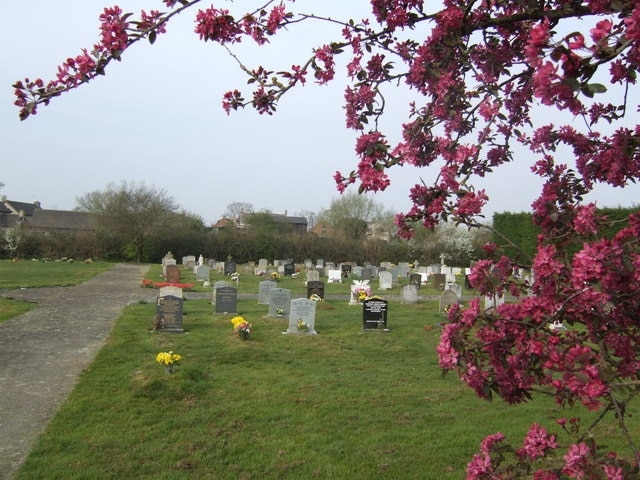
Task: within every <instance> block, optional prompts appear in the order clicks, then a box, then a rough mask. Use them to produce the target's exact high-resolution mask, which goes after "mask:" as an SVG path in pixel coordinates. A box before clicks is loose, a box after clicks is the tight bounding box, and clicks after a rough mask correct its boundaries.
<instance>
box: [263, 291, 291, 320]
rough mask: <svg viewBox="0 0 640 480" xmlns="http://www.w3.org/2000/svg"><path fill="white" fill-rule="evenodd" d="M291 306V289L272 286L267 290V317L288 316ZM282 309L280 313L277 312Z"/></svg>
mask: <svg viewBox="0 0 640 480" xmlns="http://www.w3.org/2000/svg"><path fill="white" fill-rule="evenodd" d="M290 307H291V290H288V289H286V288H272V289H271V290H270V292H269V313H268V316H269V317H288V316H289V308H290ZM278 311H282V314H280V313H278Z"/></svg>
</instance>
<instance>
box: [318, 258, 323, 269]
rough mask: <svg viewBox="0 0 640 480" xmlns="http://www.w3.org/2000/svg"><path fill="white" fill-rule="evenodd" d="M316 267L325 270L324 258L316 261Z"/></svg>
mask: <svg viewBox="0 0 640 480" xmlns="http://www.w3.org/2000/svg"><path fill="white" fill-rule="evenodd" d="M316 266H317V267H318V268H323V267H324V260H323V259H322V258H319V259H317V260H316Z"/></svg>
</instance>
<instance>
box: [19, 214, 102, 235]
mask: <svg viewBox="0 0 640 480" xmlns="http://www.w3.org/2000/svg"><path fill="white" fill-rule="evenodd" d="M29 225H30V226H31V228H32V229H35V230H62V231H70V230H75V231H78V230H81V231H92V230H95V226H94V224H93V221H92V217H91V214H90V213H88V212H76V211H69V210H45V209H43V208H39V209H36V210H35V211H34V213H33V217H31V218H30V219H29Z"/></svg>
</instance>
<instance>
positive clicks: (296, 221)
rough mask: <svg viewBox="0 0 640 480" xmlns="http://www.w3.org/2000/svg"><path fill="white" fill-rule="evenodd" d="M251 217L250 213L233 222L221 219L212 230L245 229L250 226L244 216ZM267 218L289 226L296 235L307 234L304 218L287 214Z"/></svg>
mask: <svg viewBox="0 0 640 480" xmlns="http://www.w3.org/2000/svg"><path fill="white" fill-rule="evenodd" d="M248 215H251V213H243V214H241V215H240V218H239V219H237V220H233V219H231V218H227V217H222V218H221V219H220V220H218V221H217V222H216V223H215V224H214V225H213V229H214V230H215V231H217V232H219V231H221V230H225V229H229V228H237V229H245V228H249V227H250V225H248V223H247V222H246V221H245V218H244V217H245V216H248ZM269 216H270V217H271V219H272V220H273V222H274V223H275V224H277V225H282V226H286V225H290V226H291V228H292V230H293V231H294V232H296V233H303V234H304V233H307V219H306V218H305V217H290V216H288V215H287V212H286V211H285V212H284V213H269Z"/></svg>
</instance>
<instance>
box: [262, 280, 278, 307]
mask: <svg viewBox="0 0 640 480" xmlns="http://www.w3.org/2000/svg"><path fill="white" fill-rule="evenodd" d="M272 288H278V282H273V281H271V280H265V281H264V282H260V283H259V284H258V305H269V295H271V289H272Z"/></svg>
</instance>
